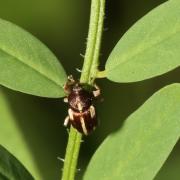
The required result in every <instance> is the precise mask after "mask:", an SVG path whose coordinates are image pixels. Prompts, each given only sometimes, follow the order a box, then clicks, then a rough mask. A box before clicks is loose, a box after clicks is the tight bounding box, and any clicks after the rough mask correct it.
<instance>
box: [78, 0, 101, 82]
mask: <svg viewBox="0 0 180 180" xmlns="http://www.w3.org/2000/svg"><path fill="white" fill-rule="evenodd" d="M104 8H105V0H92V3H91V15H90V24H89V33H88V40H87V48H86V53H85V59H84V65H83V69H82V74H81V79H80V81H81V82H82V83H88V84H93V82H94V80H95V78H96V74H97V72H98V65H99V54H100V44H101V36H102V31H103V20H104Z"/></svg>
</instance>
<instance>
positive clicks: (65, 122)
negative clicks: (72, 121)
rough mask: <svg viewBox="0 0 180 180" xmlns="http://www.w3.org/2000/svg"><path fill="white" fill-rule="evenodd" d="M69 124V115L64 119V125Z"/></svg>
mask: <svg viewBox="0 0 180 180" xmlns="http://www.w3.org/2000/svg"><path fill="white" fill-rule="evenodd" d="M68 124H69V116H66V118H65V120H64V126H67V125H68Z"/></svg>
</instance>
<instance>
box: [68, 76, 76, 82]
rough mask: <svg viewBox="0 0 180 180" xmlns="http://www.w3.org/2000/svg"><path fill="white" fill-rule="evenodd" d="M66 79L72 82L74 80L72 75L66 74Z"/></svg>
mask: <svg viewBox="0 0 180 180" xmlns="http://www.w3.org/2000/svg"><path fill="white" fill-rule="evenodd" d="M68 80H69V82H70V83H74V82H75V80H74V78H73V76H72V75H69V76H68Z"/></svg>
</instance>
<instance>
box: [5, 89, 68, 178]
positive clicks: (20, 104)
mask: <svg viewBox="0 0 180 180" xmlns="http://www.w3.org/2000/svg"><path fill="white" fill-rule="evenodd" d="M4 94H5V95H6V97H7V99H8V101H9V103H10V107H11V110H12V112H13V115H14V116H15V119H16V120H17V122H16V124H17V125H18V126H19V128H20V130H21V131H22V133H23V135H24V138H25V139H26V144H27V145H28V147H29V149H30V151H31V153H32V154H33V158H34V160H35V161H36V163H37V166H38V168H39V169H40V171H41V173H42V175H43V179H44V180H49V178H50V177H51V178H52V179H57V178H58V177H59V175H60V169H61V168H62V165H63V164H62V162H61V161H60V160H58V159H57V158H58V157H61V158H63V157H64V151H65V149H64V147H65V145H66V141H67V136H68V134H67V132H66V129H65V128H64V127H63V121H64V117H65V116H66V107H65V106H64V103H63V102H62V99H59V100H58V99H57V100H56V99H43V98H38V97H33V96H28V95H24V94H21V93H16V92H13V91H11V90H8V89H4ZM19 148H21V147H19Z"/></svg>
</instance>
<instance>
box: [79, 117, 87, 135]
mask: <svg viewBox="0 0 180 180" xmlns="http://www.w3.org/2000/svg"><path fill="white" fill-rule="evenodd" d="M80 121H81V126H82V129H83V132H84V134H85V135H88V132H87V129H86V125H85V122H84V118H83V117H82V116H81V117H80Z"/></svg>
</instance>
